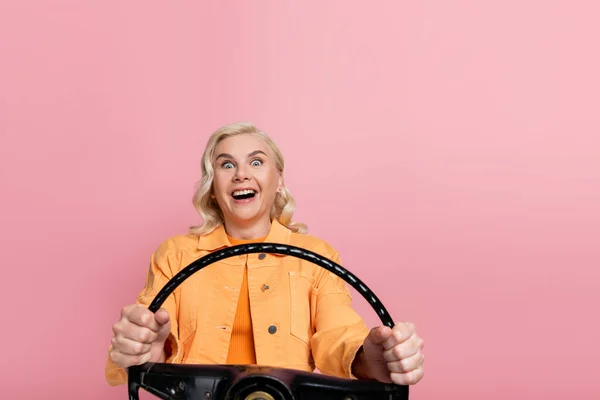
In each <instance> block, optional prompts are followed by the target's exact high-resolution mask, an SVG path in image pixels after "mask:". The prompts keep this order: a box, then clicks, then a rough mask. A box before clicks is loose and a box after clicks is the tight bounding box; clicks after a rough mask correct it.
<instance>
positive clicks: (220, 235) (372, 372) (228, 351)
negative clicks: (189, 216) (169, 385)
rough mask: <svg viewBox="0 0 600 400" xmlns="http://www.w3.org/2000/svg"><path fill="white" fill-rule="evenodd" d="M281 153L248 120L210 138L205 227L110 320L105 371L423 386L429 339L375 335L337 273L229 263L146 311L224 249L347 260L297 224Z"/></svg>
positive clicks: (307, 266) (380, 331)
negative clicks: (188, 270) (168, 287)
mask: <svg viewBox="0 0 600 400" xmlns="http://www.w3.org/2000/svg"><path fill="white" fill-rule="evenodd" d="M283 171H284V162H283V156H282V154H281V152H280V151H279V149H278V148H277V146H276V145H275V143H274V142H273V141H272V140H271V139H270V138H269V137H268V136H267V135H265V134H264V133H263V132H261V131H259V130H257V129H256V128H255V127H254V126H252V125H251V124H243V123H240V124H231V125H227V126H224V127H223V128H221V129H219V130H218V131H216V132H215V133H213V134H212V135H211V137H210V139H209V141H208V144H207V146H206V149H205V151H204V154H203V157H202V184H201V185H200V186H199V188H198V190H197V192H196V194H195V196H194V205H195V207H196V209H197V210H198V212H199V213H200V216H201V217H202V220H203V222H202V224H201V225H200V226H196V227H192V228H191V229H190V232H189V234H187V235H181V236H176V237H173V238H170V239H169V240H167V241H165V242H164V243H162V244H161V245H160V246H159V247H158V249H157V250H156V252H155V253H154V254H153V255H152V258H151V263H150V269H149V272H148V277H147V280H146V285H145V287H144V289H143V290H142V292H141V293H140V294H139V296H138V298H137V303H136V304H133V305H129V306H126V307H124V308H123V309H122V311H121V318H120V319H119V320H118V321H117V322H116V323H115V324H114V325H113V331H114V336H113V338H112V345H111V347H110V349H109V358H108V360H107V365H106V378H107V381H108V382H109V384H111V385H117V384H121V383H125V382H126V380H127V374H126V368H127V367H129V366H131V365H138V364H143V363H145V362H148V361H151V362H172V363H189V364H259V365H268V366H273V367H282V368H293V369H298V370H304V371H309V372H311V371H313V370H314V368H315V367H316V368H318V369H319V370H320V371H321V372H322V373H325V374H330V375H334V376H339V377H345V378H355V379H374V380H378V381H381V382H388V383H390V382H394V383H396V384H403V385H407V384H408V385H410V384H415V383H417V382H418V381H419V380H421V378H422V377H423V353H422V352H421V350H422V347H423V340H422V339H421V338H420V337H419V336H418V335H417V334H416V332H415V329H414V326H413V325H412V324H409V323H398V324H396V325H395V326H394V328H393V329H390V328H389V327H384V326H380V327H377V328H374V329H372V330H369V329H368V328H367V327H366V325H365V323H364V321H363V320H362V318H361V317H360V316H359V315H358V314H357V313H356V312H355V311H354V310H353V309H352V307H351V298H350V292H349V291H348V288H347V286H346V284H345V282H343V281H342V280H341V279H340V278H338V277H337V276H335V275H334V274H332V273H330V272H328V271H326V270H324V269H322V268H320V267H318V266H316V265H314V264H312V263H309V262H307V261H304V260H300V259H297V258H294V257H287V256H281V255H276V254H250V255H242V256H238V257H231V258H229V259H224V260H222V261H220V262H218V263H216V264H215V265H213V266H211V267H210V268H205V269H203V270H201V271H199V272H197V273H196V274H194V275H192V276H191V277H190V278H189V279H188V280H187V281H186V282H185V283H184V284H182V285H180V286H179V287H178V288H177V289H176V290H175V292H174V293H173V294H172V295H171V296H169V297H168V299H167V300H166V301H165V302H164V304H163V308H161V309H160V310H158V311H157V312H156V313H155V314H153V313H152V312H150V311H149V310H148V309H147V306H148V305H149V303H150V302H151V301H152V299H153V298H154V296H155V295H156V294H157V293H158V291H159V290H160V289H161V288H162V287H163V286H164V285H165V283H166V282H168V280H169V279H171V277H173V276H174V275H175V274H176V273H177V272H178V271H180V270H181V269H183V268H184V267H186V266H187V265H189V264H190V263H191V262H193V261H195V260H197V259H198V258H200V257H203V256H205V255H206V254H208V253H210V252H212V251H215V250H217V249H220V248H224V247H227V246H231V245H236V244H241V243H248V242H259V241H267V242H276V243H284V244H289V245H294V246H299V247H302V248H305V249H308V250H311V251H314V252H316V253H319V254H321V255H322V256H324V257H327V258H329V259H331V260H333V261H335V262H337V263H340V261H339V256H338V253H337V252H336V251H335V250H334V249H333V248H332V247H331V246H330V245H329V244H327V243H326V242H324V241H323V240H320V239H318V238H315V237H312V236H309V235H307V234H305V232H306V227H305V226H304V225H303V224H300V223H297V222H292V215H293V213H294V208H295V206H294V204H295V203H294V199H293V197H292V195H291V194H290V192H289V191H288V190H287V189H286V187H285V185H284V180H283Z"/></svg>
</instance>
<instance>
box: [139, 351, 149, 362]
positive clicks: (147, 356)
mask: <svg viewBox="0 0 600 400" xmlns="http://www.w3.org/2000/svg"><path fill="white" fill-rule="evenodd" d="M148 361H150V353H146V354H145V355H144V357H142V359H141V360H140V362H141V363H142V364H145V363H147V362H148Z"/></svg>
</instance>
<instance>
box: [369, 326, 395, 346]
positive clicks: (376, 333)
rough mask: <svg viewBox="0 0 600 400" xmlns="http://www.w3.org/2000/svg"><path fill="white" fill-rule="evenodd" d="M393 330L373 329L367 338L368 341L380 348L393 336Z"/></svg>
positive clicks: (379, 327)
mask: <svg viewBox="0 0 600 400" xmlns="http://www.w3.org/2000/svg"><path fill="white" fill-rule="evenodd" d="M392 332H393V331H392V329H391V328H389V327H387V326H378V327H377V328H373V329H371V332H369V335H368V336H367V341H369V342H370V343H371V344H374V345H376V346H380V345H381V344H383V342H385V341H386V340H387V339H389V338H390V337H391V336H392Z"/></svg>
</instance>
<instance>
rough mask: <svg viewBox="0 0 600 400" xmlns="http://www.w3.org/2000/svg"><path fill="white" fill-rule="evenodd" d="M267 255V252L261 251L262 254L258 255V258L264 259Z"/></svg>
mask: <svg viewBox="0 0 600 400" xmlns="http://www.w3.org/2000/svg"><path fill="white" fill-rule="evenodd" d="M266 256H267V255H266V254H265V253H260V254H259V255H258V259H259V260H264V259H265V257H266Z"/></svg>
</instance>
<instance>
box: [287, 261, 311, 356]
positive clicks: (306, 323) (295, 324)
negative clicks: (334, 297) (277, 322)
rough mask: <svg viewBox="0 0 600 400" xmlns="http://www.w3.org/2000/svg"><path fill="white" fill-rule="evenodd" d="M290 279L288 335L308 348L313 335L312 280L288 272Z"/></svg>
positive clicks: (308, 277)
mask: <svg viewBox="0 0 600 400" xmlns="http://www.w3.org/2000/svg"><path fill="white" fill-rule="evenodd" d="M289 278H290V334H291V335H292V336H294V337H296V338H297V339H299V340H301V341H302V342H304V343H305V344H306V345H307V346H309V343H310V338H311V336H312V334H313V331H312V322H311V309H310V308H311V296H312V291H313V286H314V278H313V277H310V276H305V275H301V274H298V273H297V272H292V271H291V272H289Z"/></svg>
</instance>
